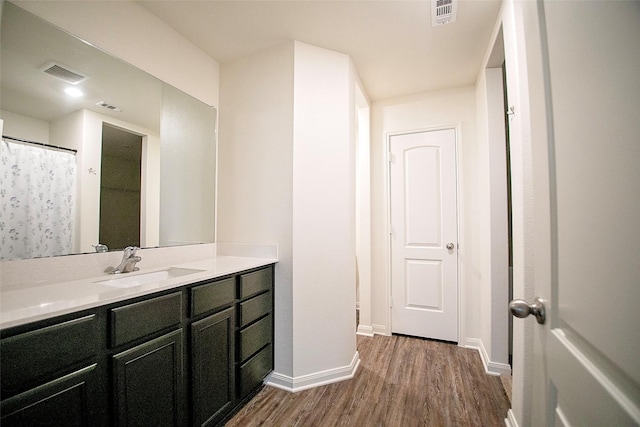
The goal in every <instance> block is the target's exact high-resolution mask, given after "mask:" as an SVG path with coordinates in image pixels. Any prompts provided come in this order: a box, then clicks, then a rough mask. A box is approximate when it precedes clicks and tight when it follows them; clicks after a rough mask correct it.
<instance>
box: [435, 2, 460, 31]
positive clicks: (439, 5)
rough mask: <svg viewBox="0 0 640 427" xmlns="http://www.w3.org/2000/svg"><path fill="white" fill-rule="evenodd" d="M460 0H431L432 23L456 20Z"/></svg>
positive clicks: (446, 22) (445, 22)
mask: <svg viewBox="0 0 640 427" xmlns="http://www.w3.org/2000/svg"><path fill="white" fill-rule="evenodd" d="M457 13H458V0H431V25H432V26H434V27H437V26H438V25H444V24H450V23H452V22H456V14H457Z"/></svg>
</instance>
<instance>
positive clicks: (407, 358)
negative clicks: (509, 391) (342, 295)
mask: <svg viewBox="0 0 640 427" xmlns="http://www.w3.org/2000/svg"><path fill="white" fill-rule="evenodd" d="M357 345H358V351H359V353H360V359H361V362H360V366H359V368H358V371H357V372H356V375H355V377H354V378H353V379H352V380H347V381H342V382H339V383H335V384H330V385H327V386H322V387H317V388H314V389H310V390H305V391H301V392H299V393H289V392H287V391H283V390H279V389H276V388H273V387H264V388H263V389H262V390H261V391H260V392H259V393H258V394H257V395H256V396H255V397H254V398H253V400H251V401H250V402H249V403H248V404H247V405H246V406H245V407H244V408H243V409H242V410H241V411H240V412H239V413H238V414H236V416H235V417H234V418H233V419H231V420H230V422H229V423H227V424H226V425H227V426H228V427H231V426H243V427H244V426H261V425H262V426H305V427H307V426H323V427H325V426H358V427H359V426H389V427H390V426H402V427H409V426H503V425H504V419H505V417H506V415H507V411H508V409H509V401H508V398H507V395H506V393H505V391H504V388H503V386H502V383H501V381H500V377H497V376H490V375H486V374H485V373H484V369H483V367H482V362H481V361H480V356H479V355H478V353H477V351H475V350H470V349H465V348H461V347H458V346H456V345H453V344H448V343H443V342H437V341H429V340H423V339H418V338H411V337H406V336H396V335H394V336H391V337H386V336H380V335H376V336H374V337H373V338H370V337H364V336H358V337H357Z"/></svg>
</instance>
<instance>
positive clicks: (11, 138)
mask: <svg viewBox="0 0 640 427" xmlns="http://www.w3.org/2000/svg"><path fill="white" fill-rule="evenodd" d="M2 139H10V140H12V141H18V142H23V143H25V144H33V145H40V146H42V147H47V148H55V149H57V150H64V151H71V152H72V153H73V154H76V153H77V152H78V150H75V149H73V148H67V147H59V146H57V145H51V144H45V143H44V142H36V141H29V140H26V139H20V138H14V137H12V136H7V135H2Z"/></svg>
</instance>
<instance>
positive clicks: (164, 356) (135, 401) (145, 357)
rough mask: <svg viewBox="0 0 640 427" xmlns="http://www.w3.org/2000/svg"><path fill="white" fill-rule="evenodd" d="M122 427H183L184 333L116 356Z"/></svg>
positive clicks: (117, 399) (117, 417)
mask: <svg viewBox="0 0 640 427" xmlns="http://www.w3.org/2000/svg"><path fill="white" fill-rule="evenodd" d="M113 381H114V394H115V396H114V405H115V408H114V411H115V414H114V417H115V420H116V421H117V425H119V426H127V427H133V426H140V427H148V426H154V427H160V426H182V425H184V424H183V396H184V393H183V353H182V330H178V331H175V332H172V333H169V334H167V335H163V336H162V337H160V338H156V339H154V340H151V341H148V342H146V343H144V344H141V345H139V346H136V347H134V348H132V349H130V350H127V351H124V352H122V353H119V354H117V355H115V356H113Z"/></svg>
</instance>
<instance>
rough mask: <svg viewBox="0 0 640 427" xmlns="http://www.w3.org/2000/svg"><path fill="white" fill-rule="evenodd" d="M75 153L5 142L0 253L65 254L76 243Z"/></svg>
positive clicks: (0, 146)
mask: <svg viewBox="0 0 640 427" xmlns="http://www.w3.org/2000/svg"><path fill="white" fill-rule="evenodd" d="M75 188H76V164H75V155H74V154H73V153H68V152H63V151H57V150H50V149H46V148H43V147H38V146H35V145H27V144H21V143H13V142H10V141H8V140H2V142H1V143H0V259H3V260H9V259H19V258H38V257H47V256H54V255H66V254H69V253H70V252H71V249H72V240H71V239H72V234H73V221H74V217H75V197H76V196H75V194H76V192H75Z"/></svg>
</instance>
